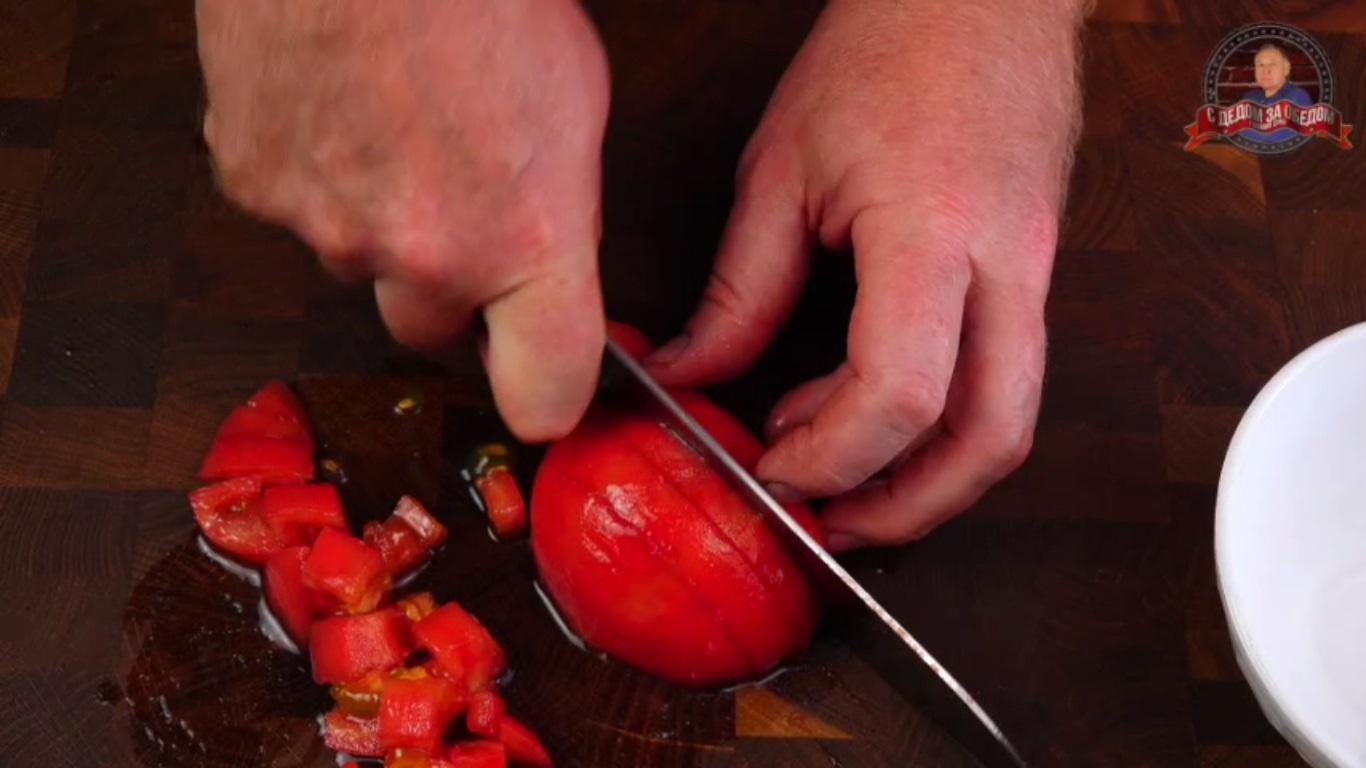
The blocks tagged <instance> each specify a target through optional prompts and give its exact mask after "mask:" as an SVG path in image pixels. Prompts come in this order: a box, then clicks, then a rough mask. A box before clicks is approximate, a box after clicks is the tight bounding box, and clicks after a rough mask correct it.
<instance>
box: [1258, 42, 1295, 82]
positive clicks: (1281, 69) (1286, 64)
mask: <svg viewBox="0 0 1366 768" xmlns="http://www.w3.org/2000/svg"><path fill="white" fill-rule="evenodd" d="M1256 63H1257V85H1260V86H1261V87H1262V90H1264V91H1266V92H1267V93H1275V92H1276V91H1279V90H1280V89H1281V86H1283V85H1285V81H1286V80H1288V79H1289V78H1290V59H1288V58H1286V55H1285V53H1284V52H1283V51H1282V50H1281V49H1279V48H1276V47H1274V46H1267V47H1265V48H1263V49H1261V50H1260V51H1258V52H1257V59H1256Z"/></svg>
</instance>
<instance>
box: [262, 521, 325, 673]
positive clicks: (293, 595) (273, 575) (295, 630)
mask: <svg viewBox="0 0 1366 768" xmlns="http://www.w3.org/2000/svg"><path fill="white" fill-rule="evenodd" d="M307 557H308V547H303V546H299V547H290V548H288V549H282V550H280V551H279V552H276V553H275V554H274V555H271V556H270V559H269V560H267V561H266V567H265V570H264V572H263V576H262V581H263V582H264V587H265V593H266V605H268V606H269V607H270V612H271V613H272V614H273V615H274V616H275V618H276V620H277V621H279V622H280V626H281V627H283V628H284V630H285V632H286V633H287V634H288V635H289V638H290V639H291V640H293V641H294V644H295V645H297V646H298V647H299V649H300V650H303V649H305V648H307V647H308V633H309V629H310V627H311V626H312V624H313V619H314V618H315V617H317V616H319V615H320V614H321V611H320V610H319V606H318V601H317V599H316V598H315V597H314V596H313V595H312V594H310V592H311V590H309V589H308V587H305V586H304V580H303V567H304V559H305V558H307Z"/></svg>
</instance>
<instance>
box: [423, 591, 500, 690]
mask: <svg viewBox="0 0 1366 768" xmlns="http://www.w3.org/2000/svg"><path fill="white" fill-rule="evenodd" d="M412 632H413V639H414V641H415V642H416V643H417V645H418V646H420V647H421V648H423V649H425V650H426V651H427V652H428V653H430V654H431V655H432V665H433V667H434V668H435V669H436V670H437V671H438V672H440V673H441V674H442V675H444V676H446V677H448V678H450V679H452V680H455V681H457V682H459V683H462V684H463V685H464V687H465V689H466V690H467V691H471V692H476V691H482V690H485V689H488V688H490V687H491V686H492V685H493V682H494V680H495V679H497V677H498V676H499V675H501V674H502V673H503V672H504V670H505V669H506V666H507V659H506V656H505V655H504V652H503V648H502V646H501V645H499V644H498V641H497V640H495V639H494V638H493V636H492V635H491V634H489V631H488V630H487V629H485V628H484V625H483V624H481V623H480V622H479V619H477V618H475V617H474V616H473V615H472V614H470V613H469V612H468V611H466V610H465V609H464V608H462V607H461V606H460V605H458V604H456V603H446V604H445V605H443V606H441V607H439V608H437V609H436V610H435V611H433V612H432V613H430V614H429V615H427V616H426V617H424V618H423V619H422V620H420V621H418V622H417V623H415V624H413V625H412Z"/></svg>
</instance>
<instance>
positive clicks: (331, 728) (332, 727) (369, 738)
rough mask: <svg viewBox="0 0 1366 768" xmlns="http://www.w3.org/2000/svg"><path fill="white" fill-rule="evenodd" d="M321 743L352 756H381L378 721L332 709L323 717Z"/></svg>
mask: <svg viewBox="0 0 1366 768" xmlns="http://www.w3.org/2000/svg"><path fill="white" fill-rule="evenodd" d="M322 731H323V743H324V744H326V745H327V747H328V749H332V750H335V751H337V752H340V753H342V754H345V755H352V756H354V757H383V756H384V750H382V749H380V748H379V721H378V720H375V719H373V718H368V719H367V718H359V717H351V716H349V715H347V714H346V713H344V712H341V711H339V710H335V709H334V710H332V711H331V712H328V713H327V716H326V717H324V718H323V728H322Z"/></svg>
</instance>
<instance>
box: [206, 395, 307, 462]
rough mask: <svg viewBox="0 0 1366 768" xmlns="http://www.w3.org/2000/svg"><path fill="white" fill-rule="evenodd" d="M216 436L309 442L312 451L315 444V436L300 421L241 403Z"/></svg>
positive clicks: (229, 415)
mask: <svg viewBox="0 0 1366 768" xmlns="http://www.w3.org/2000/svg"><path fill="white" fill-rule="evenodd" d="M215 437H217V438H223V437H266V438H273V439H278V440H294V441H297V442H301V443H308V445H309V450H310V451H311V450H312V446H313V436H312V435H310V434H309V433H308V430H307V429H305V428H304V427H303V425H301V424H300V423H299V422H297V421H293V420H291V419H285V418H281V417H280V416H277V415H275V414H273V413H269V412H267V411H262V410H259V409H256V408H252V407H251V406H249V405H239V406H238V407H236V408H234V409H232V412H231V413H229V414H228V418H227V419H226V420H225V421H224V422H223V425H222V426H220V427H219V428H218V433H217V435H215Z"/></svg>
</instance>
